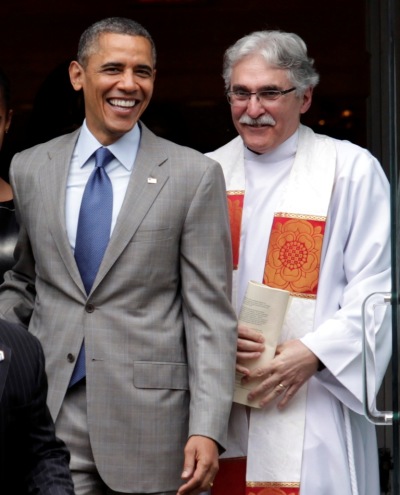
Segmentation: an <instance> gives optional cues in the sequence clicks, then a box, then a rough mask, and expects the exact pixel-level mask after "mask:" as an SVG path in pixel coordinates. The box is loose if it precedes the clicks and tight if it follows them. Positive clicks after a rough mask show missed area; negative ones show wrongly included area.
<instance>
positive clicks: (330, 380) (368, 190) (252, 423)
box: [209, 31, 391, 495]
mask: <svg viewBox="0 0 400 495" xmlns="http://www.w3.org/2000/svg"><path fill="white" fill-rule="evenodd" d="M223 76H224V80H225V86H226V90H227V97H228V101H229V103H230V105H231V112H232V119H233V123H234V125H235V127H236V129H237V131H238V134H239V135H238V136H237V137H236V138H235V139H234V140H233V141H231V142H229V143H228V144H227V145H225V146H223V147H222V148H220V149H218V150H216V151H214V152H212V153H209V156H211V157H212V158H214V159H215V160H217V161H218V162H220V163H221V165H222V167H223V169H224V174H225V179H226V183H227V191H228V200H229V205H230V214H231V230H232V245H233V252H234V263H235V267H234V283H235V291H234V300H233V303H234V305H235V307H236V309H237V312H238V313H239V312H240V308H241V305H242V302H243V298H244V295H245V291H246V288H247V284H248V282H249V281H250V280H253V281H256V282H261V283H265V284H267V285H270V286H272V287H276V288H280V289H284V290H288V291H289V292H290V294H291V299H292V302H291V305H290V309H289V311H288V314H287V316H286V319H285V324H284V326H283V329H282V336H281V341H280V343H279V345H278V347H277V351H276V354H275V357H274V359H273V360H272V361H271V362H270V363H269V364H268V365H267V366H266V367H263V368H261V369H257V370H256V371H252V372H250V371H249V369H248V363H249V362H251V360H253V359H256V358H258V357H259V356H260V353H261V352H262V351H263V349H264V344H263V339H262V338H261V337H260V335H259V334H258V333H256V332H255V331H254V330H250V329H248V328H244V327H240V328H239V340H238V360H237V370H238V371H240V372H241V373H243V375H244V380H246V381H247V383H248V384H251V383H252V380H254V379H259V378H260V377H261V378H262V382H261V384H260V385H257V386H255V388H254V389H253V390H252V392H251V393H250V395H249V399H250V400H251V401H252V402H253V403H257V404H258V405H260V406H261V408H255V407H250V408H246V407H245V406H243V405H238V404H234V406H233V410H232V415H231V421H230V444H229V448H228V451H227V453H226V454H224V456H225V457H228V458H240V457H242V456H244V457H247V472H246V488H245V492H246V495H258V494H259V495H270V494H271V495H272V494H281V495H284V494H293V495H295V494H296V495H297V494H299V493H300V494H301V495H314V494H323V495H338V494H340V495H378V494H379V493H380V489H379V471H378V449H377V443H376V433H375V428H374V426H373V425H372V424H371V423H369V422H368V421H367V419H366V418H365V417H364V415H363V381H362V304H363V301H364V300H365V298H366V297H367V296H368V295H370V294H371V293H374V292H389V291H390V279H391V277H390V207H389V185H388V181H387V179H386V176H385V174H384V172H383V170H382V168H381V166H380V164H379V162H378V161H377V160H376V159H375V158H374V157H373V156H372V155H371V154H370V153H369V152H368V151H367V150H366V149H363V148H360V147H359V146H356V145H354V144H352V143H350V142H348V141H340V140H336V139H332V138H329V137H327V136H322V135H318V134H315V133H314V132H313V131H312V130H311V129H309V128H307V127H305V126H303V125H301V124H300V117H301V115H302V114H304V113H305V112H306V111H307V110H308V109H309V107H310V105H311V101H312V94H313V89H314V87H315V86H316V85H317V83H318V80H319V76H318V74H317V72H316V70H315V68H314V66H313V60H312V59H311V58H309V57H308V54H307V48H306V45H305V43H304V42H303V40H302V39H301V38H299V37H298V36H297V35H295V34H293V33H284V32H280V31H259V32H255V33H252V34H250V35H248V36H245V37H244V38H242V39H240V40H239V41H238V42H236V43H235V44H234V45H232V47H230V48H229V49H228V50H227V51H226V53H225V57H224V71H223ZM389 320H390V318H385V319H384V320H383V322H382V324H381V325H380V326H379V325H377V329H376V335H375V340H376V348H375V352H376V363H377V370H376V371H375V373H374V376H371V377H369V380H370V382H371V383H374V384H375V389H376V390H377V389H378V387H379V384H380V382H381V380H382V378H383V375H384V372H385V370H386V367H387V364H388V361H389V358H390V352H391V325H390V321H389ZM231 474H232V476H233V473H231ZM227 476H228V477H229V476H230V474H229V472H228V474H227ZM215 481H216V483H215V485H217V481H218V478H217V479H216V480H215ZM221 481H222V480H221ZM225 481H226V480H225ZM222 482H223V481H222ZM220 483H221V482H220ZM222 490H223V488H222ZM225 491H226V490H225ZM222 493H224V491H222ZM243 495H244V493H243Z"/></svg>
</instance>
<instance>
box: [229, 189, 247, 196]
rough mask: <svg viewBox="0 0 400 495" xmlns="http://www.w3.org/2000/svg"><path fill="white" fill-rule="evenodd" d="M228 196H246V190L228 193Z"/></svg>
mask: <svg viewBox="0 0 400 495" xmlns="http://www.w3.org/2000/svg"><path fill="white" fill-rule="evenodd" d="M226 194H227V195H228V196H244V189H243V190H242V191H226Z"/></svg>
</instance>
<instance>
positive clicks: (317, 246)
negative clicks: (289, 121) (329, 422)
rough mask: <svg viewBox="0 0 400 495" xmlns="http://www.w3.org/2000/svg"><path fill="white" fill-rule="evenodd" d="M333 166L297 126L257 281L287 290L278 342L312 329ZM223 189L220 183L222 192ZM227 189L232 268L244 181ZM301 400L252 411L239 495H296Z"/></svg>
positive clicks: (326, 144) (319, 143)
mask: <svg viewBox="0 0 400 495" xmlns="http://www.w3.org/2000/svg"><path fill="white" fill-rule="evenodd" d="M216 159H219V157H218V156H216ZM221 163H222V162H221ZM335 164H336V150H335V146H334V144H333V141H332V140H331V139H330V138H327V137H326V136H318V135H315V134H314V133H313V132H312V131H311V130H310V129H308V128H305V127H304V126H300V128H299V144H298V150H297V154H296V158H295V161H294V164H293V167H292V171H291V173H290V177H289V179H288V185H287V187H286V189H285V193H284V197H283V198H281V200H280V202H279V204H278V208H277V212H276V213H275V215H274V220H273V224H272V228H271V233H270V239H269V245H268V250H267V253H266V262H265V268H264V277H263V283H265V284H267V285H269V286H271V287H275V288H279V289H286V290H289V291H290V293H291V296H292V302H291V305H290V309H289V311H288V314H287V317H286V319H285V324H284V329H283V333H284V335H285V338H284V340H287V339H291V338H301V337H302V336H303V335H304V334H305V333H308V332H310V331H312V328H313V320H314V312H315V301H316V297H317V291H318V279H319V272H320V267H321V255H322V244H323V236H324V233H325V222H326V217H327V212H328V207H329V203H330V198H331V193H332V187H333V181H334V175H335ZM230 172H231V171H230ZM229 186H230V184H229V183H227V187H228V189H229V188H230V187H229ZM241 186H243V189H242V188H241ZM230 189H231V190H229V191H228V193H227V194H228V205H229V214H230V222H231V233H232V249H233V256H234V270H237V269H238V266H239V262H240V259H239V258H240V232H241V219H242V211H243V204H244V183H243V184H238V183H236V184H235V186H234V188H232V187H231V188H230ZM306 396H307V386H306V385H305V386H303V387H302V389H300V390H299V392H298V393H297V394H296V397H295V398H294V399H292V401H291V406H290V408H287V410H284V411H283V412H282V411H279V412H278V411H277V408H276V406H275V405H272V407H269V408H266V409H265V410H253V409H252V410H251V419H250V429H249V441H248V457H247V474H246V495H298V494H299V493H300V474H301V463H302V451H303V441H304V426H305V408H306ZM288 425H290V428H288ZM277 446H279V448H278V449H277ZM278 451H279V452H280V454H279V455H278V454H277V452H278ZM283 452H285V454H283ZM282 455H284V458H282Z"/></svg>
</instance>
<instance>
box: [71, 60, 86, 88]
mask: <svg viewBox="0 0 400 495" xmlns="http://www.w3.org/2000/svg"><path fill="white" fill-rule="evenodd" d="M84 73H85V71H84V70H83V67H82V66H81V64H79V63H78V62H77V61H76V60H73V61H72V62H71V63H70V64H69V79H70V81H71V84H72V87H73V88H74V90H75V91H79V90H81V89H82V88H83V79H84Z"/></svg>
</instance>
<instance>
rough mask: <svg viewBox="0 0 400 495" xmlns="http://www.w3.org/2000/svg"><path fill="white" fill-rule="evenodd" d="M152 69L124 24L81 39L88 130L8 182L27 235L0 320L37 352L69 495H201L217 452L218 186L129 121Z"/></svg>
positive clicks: (107, 24)
mask: <svg viewBox="0 0 400 495" xmlns="http://www.w3.org/2000/svg"><path fill="white" fill-rule="evenodd" d="M155 60H156V53H155V47H154V43H153V41H152V39H151V37H150V35H149V33H148V32H147V31H146V30H145V29H144V28H143V27H142V26H140V25H139V24H137V23H135V22H133V21H131V20H128V19H123V18H110V19H105V20H103V21H100V22H98V23H96V24H94V25H93V26H91V27H90V28H89V29H87V30H86V31H85V32H84V33H83V35H82V37H81V40H80V44H79V49H78V57H77V61H73V62H72V63H71V65H70V79H71V82H72V85H73V87H74V89H75V90H77V91H79V90H83V94H84V99H85V112H86V119H85V121H84V123H83V126H82V128H81V129H79V130H78V131H76V132H74V133H72V134H69V135H65V136H62V137H59V138H56V139H54V140H52V141H50V142H48V143H44V144H41V145H39V146H36V147H34V148H32V149H29V150H26V151H24V152H22V153H20V154H18V155H16V157H15V158H14V159H13V162H12V165H11V170H10V177H11V181H12V185H13V189H14V194H15V203H16V210H17V214H18V219H19V222H20V226H21V229H20V236H19V240H18V245H17V249H16V264H15V266H14V268H13V270H11V271H10V272H8V273H7V274H6V275H5V283H4V285H3V286H2V288H1V290H0V313H1V315H2V317H3V318H6V319H9V320H14V321H15V320H16V321H20V322H23V323H25V324H29V330H30V331H31V332H32V333H33V334H34V335H36V336H37V337H38V338H39V340H40V341H41V343H42V345H43V348H44V352H45V356H46V366H47V373H48V379H49V394H48V403H49V408H50V410H51V413H52V415H53V417H54V419H55V421H56V429H57V434H58V435H59V436H60V437H61V438H62V439H63V440H64V441H65V442H66V444H67V446H68V447H69V449H70V452H71V464H70V466H71V471H72V475H73V479H74V484H75V490H76V493H77V494H78V495H86V494H90V495H100V494H101V495H103V494H107V495H110V494H118V493H134V494H145V493H153V494H155V493H156V494H176V493H178V494H179V495H188V494H191V495H197V494H198V493H200V492H201V491H204V490H206V489H208V488H209V486H211V485H212V481H213V479H214V476H215V474H216V471H217V469H218V453H219V452H221V451H223V449H224V446H225V442H226V427H227V422H228V415H229V411H230V405H231V400H232V391H233V382H234V366H235V351H236V337H237V335H236V319H235V315H234V313H233V311H232V309H231V306H230V303H229V295H230V289H231V280H230V271H231V268H232V261H231V247H230V234H229V223H228V215H227V207H226V196H225V187H224V179H223V175H222V171H221V168H220V166H219V164H217V163H216V162H214V161H212V160H211V159H208V158H206V157H203V156H202V155H201V154H200V153H197V152H195V151H193V150H191V149H188V148H184V147H181V146H177V145H175V144H173V143H171V142H168V141H166V140H163V139H161V138H158V137H156V136H155V135H154V134H153V133H152V132H150V131H149V130H148V129H147V128H146V126H144V125H143V124H142V123H141V122H139V118H140V116H141V115H142V113H143V111H144V110H145V108H146V107H147V105H148V103H149V101H150V99H151V96H152V91H153V84H154V78H155ZM60 97H61V96H60ZM55 104H56V102H55ZM104 147H105V148H106V150H104ZM98 148H100V149H101V151H100V153H98V152H97V151H96V150H98ZM94 154H95V156H96V158H94ZM95 161H96V164H95ZM96 181H97V182H96ZM89 184H90V187H91V188H92V189H91V190H90V191H88V189H89ZM105 191H106V192H105ZM110 197H111V200H110ZM93 198H94V199H93ZM99 198H100V199H99ZM96 201H97V202H96ZM93 205H94V208H93V209H91V210H90V207H91V206H93ZM104 205H106V206H107V208H105V209H104V211H103V207H104ZM88 212H89V213H88ZM83 218H85V222H86V223H85V224H84V222H83ZM106 220H107V221H106ZM81 222H82V223H81ZM107 223H108V225H106V224H107ZM83 225H84V227H83ZM82 229H83V234H82ZM107 229H108V239H107V241H108V240H109V242H108V245H107V243H105V245H104V246H103V244H104V233H105V232H107ZM101 246H103V247H104V249H103V247H102V248H101ZM100 248H101V249H100ZM99 251H101V253H100V254H99ZM103 251H105V252H104V254H103ZM98 258H99V262H98V264H99V267H98V268H97V266H96V267H95V268H94V271H93V266H92V265H96V263H97V262H96V263H94V261H95V260H97V259H98ZM82 259H83V260H84V261H83V262H82ZM48 329H51V331H49V330H48ZM80 356H83V357H84V359H83V361H82V360H81V359H80ZM81 365H83V366H81Z"/></svg>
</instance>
